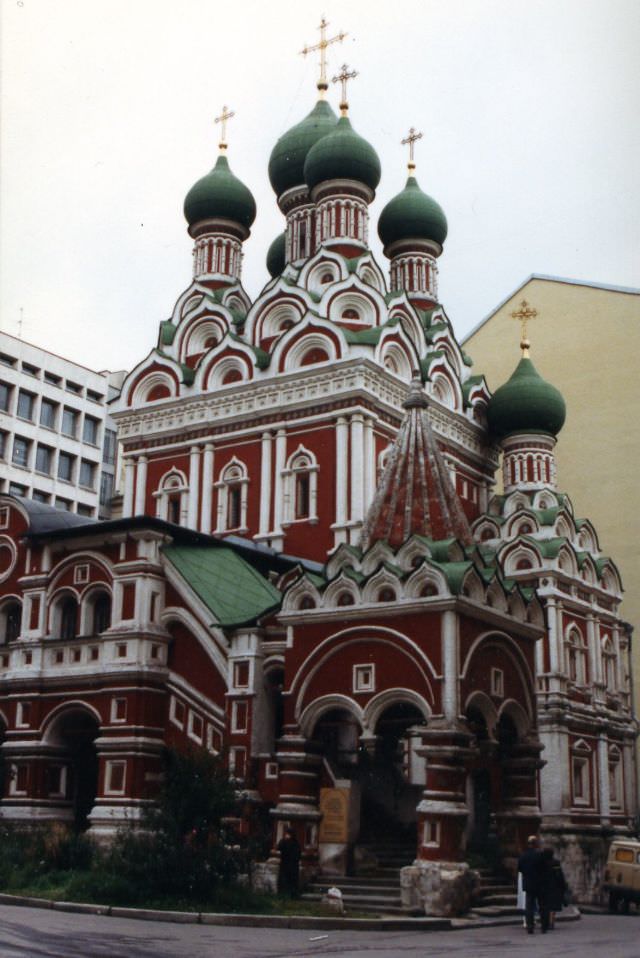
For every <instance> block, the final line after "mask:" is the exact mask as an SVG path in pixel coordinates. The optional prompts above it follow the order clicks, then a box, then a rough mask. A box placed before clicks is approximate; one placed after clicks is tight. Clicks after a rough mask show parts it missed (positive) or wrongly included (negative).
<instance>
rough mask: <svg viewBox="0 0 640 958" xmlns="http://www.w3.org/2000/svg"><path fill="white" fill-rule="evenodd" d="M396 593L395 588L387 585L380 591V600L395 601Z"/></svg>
mask: <svg viewBox="0 0 640 958" xmlns="http://www.w3.org/2000/svg"><path fill="white" fill-rule="evenodd" d="M395 601H396V594H395V592H394V590H393V589H391V588H389V587H385V588H384V589H380V591H379V592H378V602H395Z"/></svg>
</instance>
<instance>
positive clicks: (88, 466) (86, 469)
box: [80, 459, 95, 489]
mask: <svg viewBox="0 0 640 958" xmlns="http://www.w3.org/2000/svg"><path fill="white" fill-rule="evenodd" d="M94 473H95V466H94V465H93V463H92V462H87V460H86V459H81V460H80V485H81V486H85V488H87V489H93V485H94V478H93V477H94Z"/></svg>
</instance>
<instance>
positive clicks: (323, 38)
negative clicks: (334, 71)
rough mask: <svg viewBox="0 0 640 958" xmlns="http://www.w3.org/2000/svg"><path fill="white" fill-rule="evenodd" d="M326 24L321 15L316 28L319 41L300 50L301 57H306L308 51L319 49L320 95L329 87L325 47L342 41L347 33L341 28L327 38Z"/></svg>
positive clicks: (312, 51)
mask: <svg viewBox="0 0 640 958" xmlns="http://www.w3.org/2000/svg"><path fill="white" fill-rule="evenodd" d="M328 26H329V23H328V21H327V20H326V19H325V18H324V17H323V18H322V20H321V21H320V26H319V27H318V30H319V31H320V41H319V43H314V44H313V45H312V46H305V47H304V48H303V49H302V50H301V51H300V53H301V54H302V56H303V57H306V56H307V54H308V53H314V52H315V51H316V50H319V51H320V79H319V80H318V90H319V91H320V96H321V97H323V96H324V95H325V92H326V91H327V90H328V89H329V84H328V83H327V47H328V46H330V45H331V44H332V43H342V41H343V40H344V38H345V37H346V36H347V34H346V33H344V32H343V31H342V30H341V31H340V33H337V34H336V35H335V37H330V38H329V39H327V27H328Z"/></svg>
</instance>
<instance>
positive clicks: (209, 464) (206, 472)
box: [200, 442, 214, 535]
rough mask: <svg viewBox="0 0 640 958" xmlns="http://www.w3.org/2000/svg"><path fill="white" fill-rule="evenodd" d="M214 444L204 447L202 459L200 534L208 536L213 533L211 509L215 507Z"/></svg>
mask: <svg viewBox="0 0 640 958" xmlns="http://www.w3.org/2000/svg"><path fill="white" fill-rule="evenodd" d="M213 459H214V447H213V443H210V442H208V443H207V444H206V445H205V447H204V455H203V457H202V499H201V511H200V532H205V533H206V534H207V535H209V533H210V532H211V519H212V515H211V508H212V505H213Z"/></svg>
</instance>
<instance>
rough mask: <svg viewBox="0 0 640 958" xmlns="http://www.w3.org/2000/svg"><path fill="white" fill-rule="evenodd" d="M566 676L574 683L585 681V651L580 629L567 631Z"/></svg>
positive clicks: (578, 683) (584, 682)
mask: <svg viewBox="0 0 640 958" xmlns="http://www.w3.org/2000/svg"><path fill="white" fill-rule="evenodd" d="M565 653H566V670H567V678H568V679H569V681H570V682H573V684H574V685H585V684H586V682H587V664H586V663H587V651H586V647H585V643H584V639H583V638H582V635H581V633H580V631H579V630H578V629H576V628H573V629H571V630H570V631H569V633H568V635H567V639H566V644H565Z"/></svg>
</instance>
